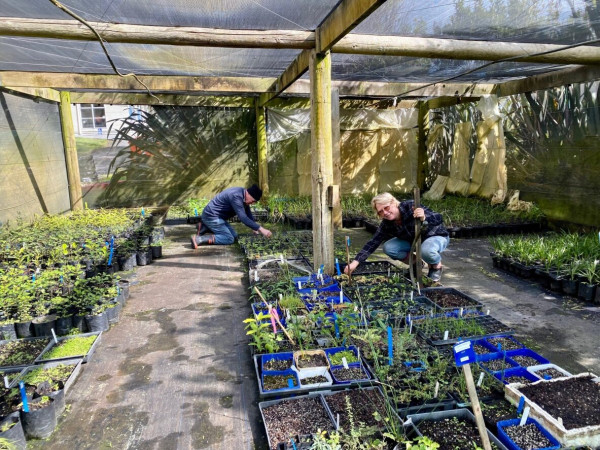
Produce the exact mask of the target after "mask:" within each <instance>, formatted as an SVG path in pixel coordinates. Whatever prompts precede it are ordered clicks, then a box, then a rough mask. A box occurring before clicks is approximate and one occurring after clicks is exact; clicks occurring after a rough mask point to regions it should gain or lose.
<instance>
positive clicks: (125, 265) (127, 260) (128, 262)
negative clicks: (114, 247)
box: [118, 253, 136, 272]
mask: <svg viewBox="0 0 600 450" xmlns="http://www.w3.org/2000/svg"><path fill="white" fill-rule="evenodd" d="M118 261H119V267H120V268H121V270H122V271H124V272H128V271H130V270H133V267H134V266H135V265H136V253H134V254H133V255H129V256H121V257H119V258H118Z"/></svg>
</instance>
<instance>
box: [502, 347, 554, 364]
mask: <svg viewBox="0 0 600 450" xmlns="http://www.w3.org/2000/svg"><path fill="white" fill-rule="evenodd" d="M506 356H507V357H508V358H511V360H512V361H515V362H516V363H517V364H519V362H518V361H516V360H515V359H514V357H515V356H528V357H530V358H533V359H535V360H536V361H537V364H532V365H539V364H549V363H550V361H549V360H548V359H546V358H544V357H543V356H542V355H540V354H538V353H536V352H534V351H533V350H531V349H529V348H521V349H518V350H509V351H507V352H506ZM519 366H521V367H528V366H523V365H521V364H519Z"/></svg>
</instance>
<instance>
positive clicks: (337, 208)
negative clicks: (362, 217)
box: [331, 88, 342, 230]
mask: <svg viewBox="0 0 600 450" xmlns="http://www.w3.org/2000/svg"><path fill="white" fill-rule="evenodd" d="M331 142H332V151H331V152H332V158H333V184H334V185H335V186H338V188H337V189H336V191H337V192H339V194H340V195H337V196H336V198H334V199H332V202H333V228H334V229H335V230H339V229H340V228H342V204H341V202H340V200H341V193H342V162H341V153H340V91H339V90H338V89H337V88H336V89H332V90H331Z"/></svg>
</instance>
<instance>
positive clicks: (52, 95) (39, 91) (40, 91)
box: [0, 86, 60, 103]
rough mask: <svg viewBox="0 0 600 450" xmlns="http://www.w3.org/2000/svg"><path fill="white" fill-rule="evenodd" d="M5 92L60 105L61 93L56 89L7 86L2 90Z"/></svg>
mask: <svg viewBox="0 0 600 450" xmlns="http://www.w3.org/2000/svg"><path fill="white" fill-rule="evenodd" d="M0 89H1V90H3V91H7V92H11V93H17V94H24V95H25V96H27V97H32V98H42V99H44V100H49V101H51V102H57V103H60V93H59V92H58V91H57V90H55V89H49V88H23V87H12V86H6V87H1V88H0Z"/></svg>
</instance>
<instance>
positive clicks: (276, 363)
mask: <svg viewBox="0 0 600 450" xmlns="http://www.w3.org/2000/svg"><path fill="white" fill-rule="evenodd" d="M290 367H292V360H291V358H290V359H270V360H268V361H267V362H266V363H264V364H263V370H288V369H289V368H290Z"/></svg>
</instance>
